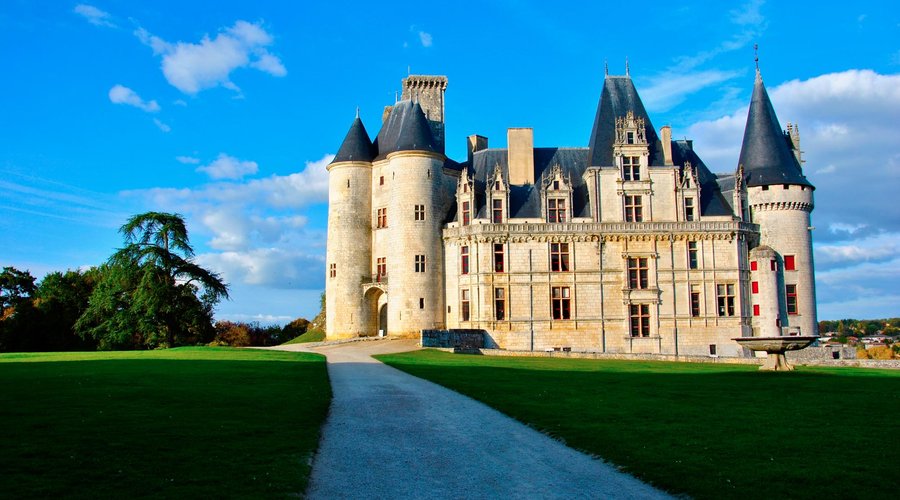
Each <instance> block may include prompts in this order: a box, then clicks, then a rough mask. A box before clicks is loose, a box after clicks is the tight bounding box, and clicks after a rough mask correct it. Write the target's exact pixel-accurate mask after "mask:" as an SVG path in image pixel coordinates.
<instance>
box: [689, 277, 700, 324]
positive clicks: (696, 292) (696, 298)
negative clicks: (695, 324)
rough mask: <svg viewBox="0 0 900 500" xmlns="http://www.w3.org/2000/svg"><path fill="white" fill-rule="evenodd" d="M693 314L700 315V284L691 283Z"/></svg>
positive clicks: (696, 316)
mask: <svg viewBox="0 0 900 500" xmlns="http://www.w3.org/2000/svg"><path fill="white" fill-rule="evenodd" d="M691 316H692V317H694V318H698V317H700V286H699V285H691Z"/></svg>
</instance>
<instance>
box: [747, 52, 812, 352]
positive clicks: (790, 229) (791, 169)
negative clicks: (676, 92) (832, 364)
mask: <svg viewBox="0 0 900 500" xmlns="http://www.w3.org/2000/svg"><path fill="white" fill-rule="evenodd" d="M794 139H796V142H795V140H794ZM798 142H799V137H797V138H792V137H791V135H790V134H787V133H785V132H784V131H783V130H782V129H781V125H780V124H779V122H778V117H777V116H775V110H774V108H773V107H772V102H771V101H770V100H769V94H768V93H767V92H766V87H765V85H764V84H763V80H762V76H761V75H760V73H759V68H757V70H756V81H755V83H754V86H753V97H752V98H751V101H750V111H749V113H748V115H747V127H746V128H745V129H744V142H743V145H742V146H741V156H740V160H739V163H738V172H741V171H743V184H744V186H745V189H746V193H747V201H748V204H749V209H750V210H749V212H750V213H749V216H750V221H751V222H754V223H756V224H759V226H760V242H759V244H760V246H763V245H764V246H768V247H771V249H772V250H774V252H775V260H776V271H777V272H778V274H779V276H778V278H779V279H778V283H779V285H778V288H779V289H778V294H777V297H778V302H779V305H778V306H779V313H778V315H777V317H779V318H784V320H783V321H782V322H781V326H783V327H789V328H796V327H799V328H800V333H801V334H803V335H815V334H816V333H817V332H818V325H817V317H816V287H815V267H814V265H813V251H812V235H811V234H810V231H811V229H812V227H811V225H810V213H811V212H812V210H813V207H814V203H813V190H814V189H815V188H814V187H813V185H812V184H811V183H810V182H809V181H808V180H807V179H806V177H805V176H804V175H803V170H802V168H801V166H800V163H799V161H798V156H799V155H797V154H795V152H794V149H795V146H794V144H795V143H798ZM763 309H765V308H763ZM757 321H758V320H757Z"/></svg>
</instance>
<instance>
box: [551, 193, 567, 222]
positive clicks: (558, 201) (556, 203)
mask: <svg viewBox="0 0 900 500" xmlns="http://www.w3.org/2000/svg"><path fill="white" fill-rule="evenodd" d="M565 221H566V200H565V199H564V198H549V199H548V200H547V222H565Z"/></svg>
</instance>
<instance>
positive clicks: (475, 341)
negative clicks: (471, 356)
mask: <svg viewBox="0 0 900 500" xmlns="http://www.w3.org/2000/svg"><path fill="white" fill-rule="evenodd" d="M484 334H485V332H484V330H463V329H459V330H422V341H421V345H422V347H442V348H451V349H453V350H456V351H468V352H471V351H477V350H479V349H481V348H483V347H484Z"/></svg>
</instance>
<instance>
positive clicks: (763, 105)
mask: <svg viewBox="0 0 900 500" xmlns="http://www.w3.org/2000/svg"><path fill="white" fill-rule="evenodd" d="M792 150H793V145H792V144H791V142H790V138H789V137H787V135H786V134H785V133H784V132H783V131H782V129H781V124H779V123H778V117H777V116H775V109H774V108H772V102H771V101H770V100H769V93H768V92H766V86H765V85H764V84H763V81H762V77H761V76H760V74H759V71H757V72H756V81H755V82H754V84H753V97H752V98H751V99H750V111H749V112H748V113H747V126H746V127H745V128H744V142H743V144H742V145H741V156H740V160H739V161H738V164H739V165H743V166H744V175H745V182H746V184H747V186H748V187H752V186H768V185H772V184H797V185H801V186H809V187H813V185H812V184H810V182H809V181H808V180H807V179H806V177H805V176H804V175H803V170H802V169H801V168H800V164H799V163H798V162H797V158H796V157H795V156H794V153H793V151H792Z"/></svg>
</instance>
